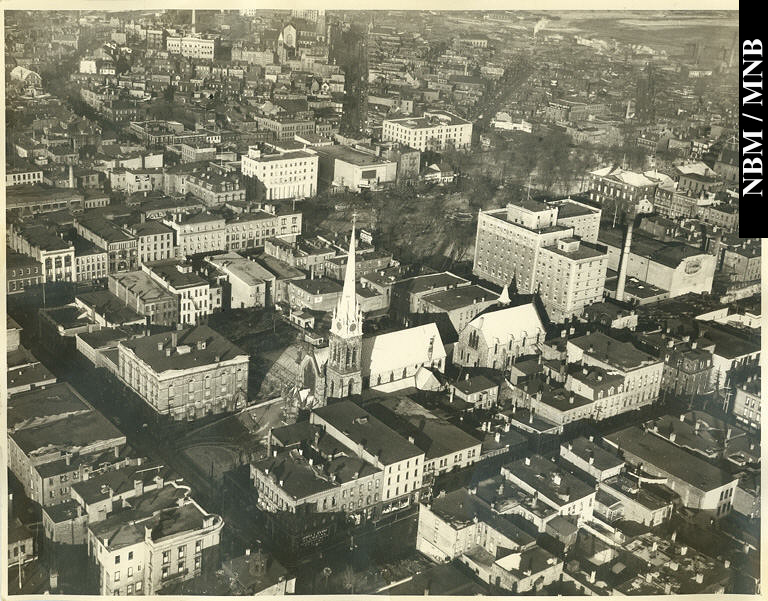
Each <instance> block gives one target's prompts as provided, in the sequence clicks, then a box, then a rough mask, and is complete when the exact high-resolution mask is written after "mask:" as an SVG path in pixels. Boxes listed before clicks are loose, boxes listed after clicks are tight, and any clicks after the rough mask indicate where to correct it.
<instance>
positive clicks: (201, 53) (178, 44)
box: [165, 36, 216, 60]
mask: <svg viewBox="0 0 768 601" xmlns="http://www.w3.org/2000/svg"><path fill="white" fill-rule="evenodd" d="M165 44H166V46H165V47H166V50H167V51H168V52H169V53H171V54H181V55H182V56H184V57H187V58H197V59H208V60H213V58H214V54H215V50H216V40H214V39H205V38H199V37H193V36H184V37H168V38H167V39H166V40H165Z"/></svg>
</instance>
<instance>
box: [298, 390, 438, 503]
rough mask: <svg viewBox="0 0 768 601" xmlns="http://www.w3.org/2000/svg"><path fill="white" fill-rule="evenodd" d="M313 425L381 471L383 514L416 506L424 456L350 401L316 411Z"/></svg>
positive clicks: (422, 473) (312, 416)
mask: <svg viewBox="0 0 768 601" xmlns="http://www.w3.org/2000/svg"><path fill="white" fill-rule="evenodd" d="M310 422H311V423H312V424H317V425H319V426H322V427H323V428H324V429H325V431H326V432H328V433H329V434H330V435H331V436H333V437H334V438H336V439H338V440H339V441H341V442H342V443H343V444H345V445H346V446H348V447H349V448H350V449H352V450H353V451H354V452H355V453H356V454H357V455H358V456H359V457H361V458H362V459H364V460H365V461H367V462H368V463H370V464H371V465H373V466H374V467H377V468H379V469H380V470H382V472H383V475H382V487H381V495H382V497H381V498H382V501H383V507H382V513H383V514H387V513H390V512H391V511H396V510H398V509H401V508H404V507H407V506H408V505H410V504H411V503H417V502H418V500H419V497H420V494H421V487H422V479H423V477H424V452H423V451H421V450H420V449H419V448H418V447H416V446H415V445H413V444H412V443H410V442H408V441H407V440H405V439H404V438H403V437H402V436H400V435H399V434H398V433H396V432H395V431H394V430H392V429H390V428H389V427H387V426H385V425H384V424H383V423H382V422H381V421H379V420H378V419H376V418H375V417H374V416H372V415H370V414H369V413H368V412H367V411H365V410H363V409H362V408H360V407H358V406H357V405H355V404H354V403H353V402H351V401H340V402H338V403H334V404H332V405H328V406H326V407H321V408H320V409H316V410H314V411H313V412H312V413H311V414H310Z"/></svg>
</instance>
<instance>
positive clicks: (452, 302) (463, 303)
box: [421, 284, 498, 311]
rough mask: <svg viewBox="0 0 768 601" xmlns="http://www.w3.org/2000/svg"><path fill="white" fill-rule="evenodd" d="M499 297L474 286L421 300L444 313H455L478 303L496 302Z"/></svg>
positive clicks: (431, 295)
mask: <svg viewBox="0 0 768 601" xmlns="http://www.w3.org/2000/svg"><path fill="white" fill-rule="evenodd" d="M497 296H498V295H497V294H496V293H495V292H493V291H491V290H488V289H487V288H483V287H482V286H478V285H477V284H472V285H470V286H459V287H458V288H452V289H451V290H443V291H440V292H434V293H432V294H427V295H424V296H422V297H421V300H422V301H423V302H425V303H429V304H431V305H433V306H434V307H436V308H438V309H440V310H442V311H454V310H456V309H462V308H464V307H468V306H470V305H473V304H475V303H478V302H485V301H489V300H494V299H495V298H496V297H497Z"/></svg>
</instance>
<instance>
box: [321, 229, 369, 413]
mask: <svg viewBox="0 0 768 601" xmlns="http://www.w3.org/2000/svg"><path fill="white" fill-rule="evenodd" d="M362 342H363V312H362V310H361V308H360V303H358V301H357V294H356V291H355V222H354V220H353V221H352V234H351V235H350V237H349V255H348V258H347V268H346V271H345V272H344V287H343V289H342V292H341V298H339V302H338V304H337V305H336V309H334V311H333V319H332V321H331V331H330V334H329V345H328V362H327V364H326V368H325V389H326V396H327V397H328V398H345V397H349V396H352V395H355V394H360V392H361V391H362V389H363V377H362V368H361V361H362V346H363V345H362Z"/></svg>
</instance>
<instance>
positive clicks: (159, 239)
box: [129, 220, 176, 263]
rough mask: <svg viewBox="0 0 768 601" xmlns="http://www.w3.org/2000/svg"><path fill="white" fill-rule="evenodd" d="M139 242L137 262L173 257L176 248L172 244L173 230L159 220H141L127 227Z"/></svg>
mask: <svg viewBox="0 0 768 601" xmlns="http://www.w3.org/2000/svg"><path fill="white" fill-rule="evenodd" d="M129 230H130V231H131V233H132V234H133V235H134V236H136V239H137V240H138V242H139V244H138V247H139V262H140V263H148V262H150V261H162V260H165V259H173V258H174V257H175V256H176V248H175V246H174V244H173V230H172V229H171V228H169V227H168V226H167V225H165V224H163V223H161V222H160V221H153V220H150V221H142V222H141V223H137V224H134V225H132V226H130V227H129Z"/></svg>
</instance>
